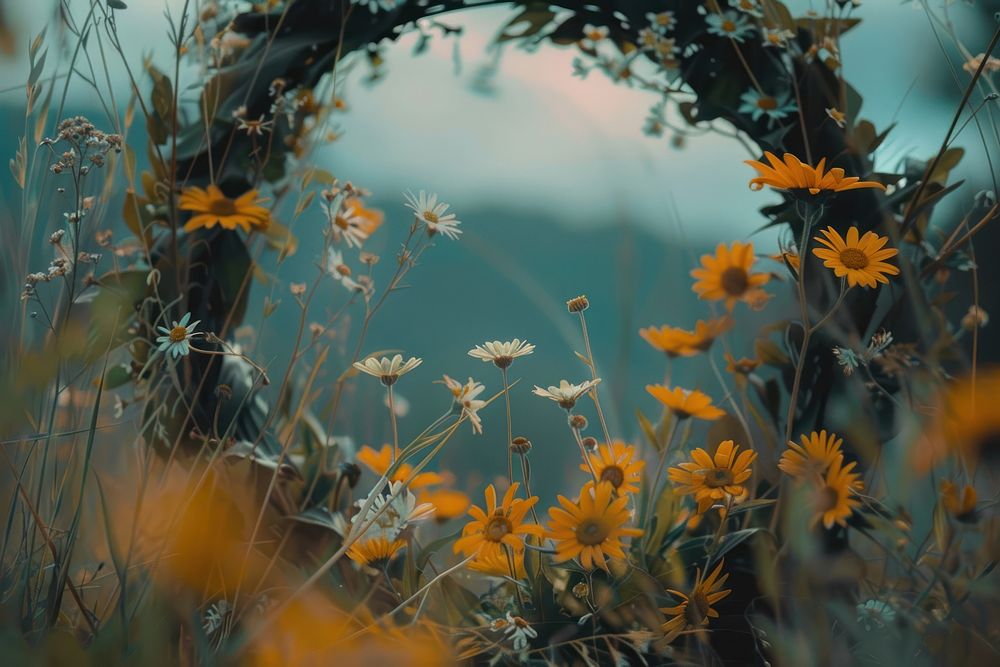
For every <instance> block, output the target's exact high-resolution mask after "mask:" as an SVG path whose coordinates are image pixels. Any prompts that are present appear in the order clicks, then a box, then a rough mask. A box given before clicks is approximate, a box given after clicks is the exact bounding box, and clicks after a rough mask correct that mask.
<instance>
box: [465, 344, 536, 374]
mask: <svg viewBox="0 0 1000 667" xmlns="http://www.w3.org/2000/svg"><path fill="white" fill-rule="evenodd" d="M534 351H535V346H534V345H531V344H530V343H528V341H526V340H525V341H522V340H520V339H518V338H515V339H514V340H511V341H506V342H503V343H501V342H500V341H498V340H494V341H487V342H485V343H483V344H482V345H477V346H475V347H474V348H472V349H471V350H469V356H470V357H474V358H476V359H479V360H480V361H492V362H493V365H494V366H496V367H497V368H500V369H503V368H507V367H509V366H510V365H511V364H512V363H514V360H515V359H517V358H518V357H524V356H527V355H529V354H531V353H532V352H534Z"/></svg>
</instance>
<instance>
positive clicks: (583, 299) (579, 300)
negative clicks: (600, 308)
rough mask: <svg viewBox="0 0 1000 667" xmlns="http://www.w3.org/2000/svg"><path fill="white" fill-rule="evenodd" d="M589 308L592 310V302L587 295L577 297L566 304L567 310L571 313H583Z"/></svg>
mask: <svg viewBox="0 0 1000 667" xmlns="http://www.w3.org/2000/svg"><path fill="white" fill-rule="evenodd" d="M588 308H590V301H589V300H588V299H587V296H586V295H585V294H581V295H580V296H575V297H573V298H572V299H570V300H569V301H567V302H566V310H568V311H569V312H571V313H582V312H583V311H585V310H587V309H588Z"/></svg>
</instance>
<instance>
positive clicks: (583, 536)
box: [576, 519, 608, 547]
mask: <svg viewBox="0 0 1000 667" xmlns="http://www.w3.org/2000/svg"><path fill="white" fill-rule="evenodd" d="M607 537H608V529H607V527H606V526H604V524H602V523H601V522H600V521H597V520H595V519H587V520H586V521H583V522H582V523H581V524H580V525H579V526H578V527H577V529H576V539H577V540H578V541H579V542H580V544H584V545H586V546H588V547H589V546H593V545H595V544H600V543H601V542H603V541H604V540H606V539H607Z"/></svg>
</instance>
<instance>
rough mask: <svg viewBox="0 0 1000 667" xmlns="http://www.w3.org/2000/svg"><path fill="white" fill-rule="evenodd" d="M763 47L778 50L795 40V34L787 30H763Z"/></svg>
mask: <svg viewBox="0 0 1000 667" xmlns="http://www.w3.org/2000/svg"><path fill="white" fill-rule="evenodd" d="M763 37H764V46H771V47H777V48H780V49H783V48H785V47H786V46H788V43H789V42H790V41H791V40H793V39H795V33H794V32H792V31H791V30H789V29H787V28H764V35H763Z"/></svg>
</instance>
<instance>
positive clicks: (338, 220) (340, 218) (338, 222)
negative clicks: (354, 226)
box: [333, 215, 350, 229]
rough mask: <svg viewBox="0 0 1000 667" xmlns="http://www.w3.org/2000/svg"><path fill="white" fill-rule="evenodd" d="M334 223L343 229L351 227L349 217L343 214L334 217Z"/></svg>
mask: <svg viewBox="0 0 1000 667" xmlns="http://www.w3.org/2000/svg"><path fill="white" fill-rule="evenodd" d="M333 224H335V225H337V226H338V227H340V228H341V229H347V228H348V227H350V224H349V223H348V222H347V218H345V217H344V216H342V215H338V216H337V217H335V218H334V219H333Z"/></svg>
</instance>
